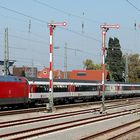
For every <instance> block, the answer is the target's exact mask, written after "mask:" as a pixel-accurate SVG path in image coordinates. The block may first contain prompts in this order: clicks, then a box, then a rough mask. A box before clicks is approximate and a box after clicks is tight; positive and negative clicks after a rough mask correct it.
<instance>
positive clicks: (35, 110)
mask: <svg viewBox="0 0 140 140" xmlns="http://www.w3.org/2000/svg"><path fill="white" fill-rule="evenodd" d="M139 100H140V98H139V97H137V98H127V99H116V100H107V101H105V103H106V104H107V103H120V102H126V101H129V103H131V102H133V101H139ZM101 103H102V102H101V101H97V102H87V103H76V104H66V105H57V106H54V107H55V109H64V108H73V107H79V106H81V107H82V106H89V105H100V104H101ZM126 104H127V102H126ZM39 111H46V107H37V108H29V109H20V110H11V111H1V112H0V116H6V115H15V114H25V113H32V112H39Z"/></svg>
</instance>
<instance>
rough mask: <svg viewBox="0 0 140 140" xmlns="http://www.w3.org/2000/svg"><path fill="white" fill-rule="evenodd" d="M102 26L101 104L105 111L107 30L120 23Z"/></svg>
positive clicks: (117, 26)
mask: <svg viewBox="0 0 140 140" xmlns="http://www.w3.org/2000/svg"><path fill="white" fill-rule="evenodd" d="M100 28H101V29H102V91H103V93H102V106H101V112H102V113H103V112H104V111H105V49H106V32H107V31H108V30H109V29H110V28H116V29H118V28H119V25H118V24H117V25H108V24H104V25H101V26H100Z"/></svg>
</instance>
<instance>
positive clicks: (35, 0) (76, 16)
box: [33, 0, 101, 23]
mask: <svg viewBox="0 0 140 140" xmlns="http://www.w3.org/2000/svg"><path fill="white" fill-rule="evenodd" d="M33 1H34V2H36V3H38V4H40V5H43V6H45V7H48V8H51V9H53V10H55V11H58V12H60V13H63V14H65V15H68V16H72V17H75V18H78V19H84V20H87V21H89V22H95V23H101V22H98V21H95V20H92V19H89V18H86V17H83V16H79V15H76V14H73V13H70V12H67V11H64V10H61V9H58V8H56V7H53V6H51V5H49V4H47V3H46V2H45V3H44V2H41V1H39V0H33Z"/></svg>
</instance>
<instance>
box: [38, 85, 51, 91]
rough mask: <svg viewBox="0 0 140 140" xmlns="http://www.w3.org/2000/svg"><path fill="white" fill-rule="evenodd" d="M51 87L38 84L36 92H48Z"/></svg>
mask: <svg viewBox="0 0 140 140" xmlns="http://www.w3.org/2000/svg"><path fill="white" fill-rule="evenodd" d="M48 91H49V87H48V86H46V85H38V86H37V88H36V92H48Z"/></svg>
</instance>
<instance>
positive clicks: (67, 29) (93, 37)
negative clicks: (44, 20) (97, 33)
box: [58, 27, 101, 43]
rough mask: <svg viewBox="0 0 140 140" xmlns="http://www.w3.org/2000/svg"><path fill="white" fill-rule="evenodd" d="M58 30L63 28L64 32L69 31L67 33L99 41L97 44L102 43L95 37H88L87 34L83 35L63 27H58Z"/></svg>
mask: <svg viewBox="0 0 140 140" xmlns="http://www.w3.org/2000/svg"><path fill="white" fill-rule="evenodd" d="M58 28H61V29H63V30H67V31H69V32H72V33H74V34H77V35H79V36H82V37H84V38H87V39H91V40H94V41H97V42H99V43H101V40H98V39H96V38H94V37H91V36H88V35H86V34H82V33H80V32H76V31H74V30H71V29H68V28H62V27H58Z"/></svg>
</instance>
